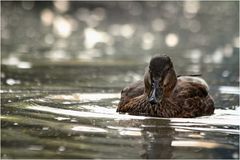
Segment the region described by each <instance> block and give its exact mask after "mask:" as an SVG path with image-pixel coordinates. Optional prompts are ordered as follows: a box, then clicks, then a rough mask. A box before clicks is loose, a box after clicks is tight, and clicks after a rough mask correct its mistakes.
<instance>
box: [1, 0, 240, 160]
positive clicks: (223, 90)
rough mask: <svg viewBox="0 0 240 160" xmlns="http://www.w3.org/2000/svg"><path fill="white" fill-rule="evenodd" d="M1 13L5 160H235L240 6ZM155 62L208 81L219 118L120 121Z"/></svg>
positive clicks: (19, 7)
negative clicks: (126, 98) (126, 94)
mask: <svg viewBox="0 0 240 160" xmlns="http://www.w3.org/2000/svg"><path fill="white" fill-rule="evenodd" d="M1 4H2V6H3V7H2V8H1V10H2V17H1V18H2V19H1V22H2V23H1V29H2V37H1V40H2V48H1V53H2V55H1V56H2V57H1V158H22V159H25V158H35V159H36V158H48V159H50V158H55V159H57V158H68V159H73V158H127V159H130V158H135V159H139V158H165V159H170V158H180V159H187V158H192V159H224V158H227V159H239V133H240V132H239V125H240V118H239V117H240V108H239V94H240V90H239V67H238V66H239V43H238V42H239V31H238V27H237V26H238V23H237V22H238V21H239V16H238V14H237V13H238V12H239V9H238V7H237V6H238V5H239V2H237V1H236V2H196V3H195V2H193V3H190V4H189V3H188V2H71V3H70V5H69V6H68V8H67V10H66V8H65V9H64V7H63V8H62V9H61V7H60V8H59V4H56V2H54V3H52V2H34V3H32V2H30V3H27V2H1ZM60 6H67V5H66V4H61V5H60ZM51 16H52V17H51ZM22 17H24V18H22ZM59 26H60V27H59ZM155 53H161V54H163V53H164V54H167V55H169V56H171V58H172V60H173V63H174V66H175V69H176V72H177V73H178V74H182V75H184V74H198V73H201V74H202V77H203V78H204V79H205V80H206V81H207V82H208V84H209V87H210V94H211V95H212V96H213V98H214V100H215V107H216V110H215V113H214V114H213V115H211V116H206V117H198V118H157V117H144V116H130V115H127V114H118V113H116V107H117V104H118V102H119V98H120V91H121V89H122V88H123V87H125V86H126V85H128V84H130V83H132V82H134V81H137V80H140V79H141V78H142V77H143V73H144V70H145V67H146V65H147V63H148V60H149V58H150V57H151V56H152V55H153V54H155Z"/></svg>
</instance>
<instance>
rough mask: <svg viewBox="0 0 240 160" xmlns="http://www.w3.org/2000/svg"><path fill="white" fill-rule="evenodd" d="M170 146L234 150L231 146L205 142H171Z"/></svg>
mask: <svg viewBox="0 0 240 160" xmlns="http://www.w3.org/2000/svg"><path fill="white" fill-rule="evenodd" d="M171 146H174V147H197V148H199V147H200V148H208V149H212V148H228V149H234V147H233V146H231V145H226V144H220V143H215V142H205V141H180V140H179V141H172V144H171Z"/></svg>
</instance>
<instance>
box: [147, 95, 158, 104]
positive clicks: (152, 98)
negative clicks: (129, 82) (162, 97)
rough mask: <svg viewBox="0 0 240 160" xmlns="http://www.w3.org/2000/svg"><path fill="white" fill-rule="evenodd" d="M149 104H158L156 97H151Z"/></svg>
mask: <svg viewBox="0 0 240 160" xmlns="http://www.w3.org/2000/svg"><path fill="white" fill-rule="evenodd" d="M148 102H149V103H150V104H152V105H153V104H157V100H156V99H155V98H154V97H151V98H150V99H149V100H148Z"/></svg>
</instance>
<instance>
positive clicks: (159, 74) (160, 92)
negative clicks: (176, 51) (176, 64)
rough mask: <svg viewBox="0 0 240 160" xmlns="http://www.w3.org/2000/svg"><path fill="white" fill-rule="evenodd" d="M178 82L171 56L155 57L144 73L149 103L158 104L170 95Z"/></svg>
mask: <svg viewBox="0 0 240 160" xmlns="http://www.w3.org/2000/svg"><path fill="white" fill-rule="evenodd" d="M176 82H177V77H176V74H175V71H174V68H173V64H172V61H171V59H170V57H168V56H166V55H160V56H155V57H153V58H152V59H151V60H150V63H149V67H148V68H147V70H146V72H145V75H144V85H145V94H147V98H148V101H149V103H151V104H157V103H159V102H160V101H161V100H162V99H163V98H165V97H168V96H169V95H170V94H171V91H172V89H173V88H174V86H175V85H176Z"/></svg>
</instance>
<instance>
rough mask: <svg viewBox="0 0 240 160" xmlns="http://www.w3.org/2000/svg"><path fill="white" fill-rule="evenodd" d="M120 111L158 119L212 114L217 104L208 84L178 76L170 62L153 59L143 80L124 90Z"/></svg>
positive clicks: (157, 57) (164, 59)
mask: <svg viewBox="0 0 240 160" xmlns="http://www.w3.org/2000/svg"><path fill="white" fill-rule="evenodd" d="M117 112H121V113H126V112H127V113H129V114H134V115H146V116H156V117H197V116H205V115H211V114H213V112H214V102H213V99H212V97H211V96H210V95H209V94H208V86H207V83H206V82H205V81H204V80H203V79H201V78H197V77H191V76H179V77H177V76H176V73H175V70H174V67H173V64H172V61H171V59H170V58H169V57H168V56H166V55H164V56H156V57H153V58H152V59H151V61H150V64H149V68H148V69H147V71H146V72H145V75H144V80H143V81H138V82H137V83H134V84H131V85H130V86H128V87H126V88H124V89H123V90H122V93H121V100H120V102H119V104H118V108H117Z"/></svg>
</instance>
